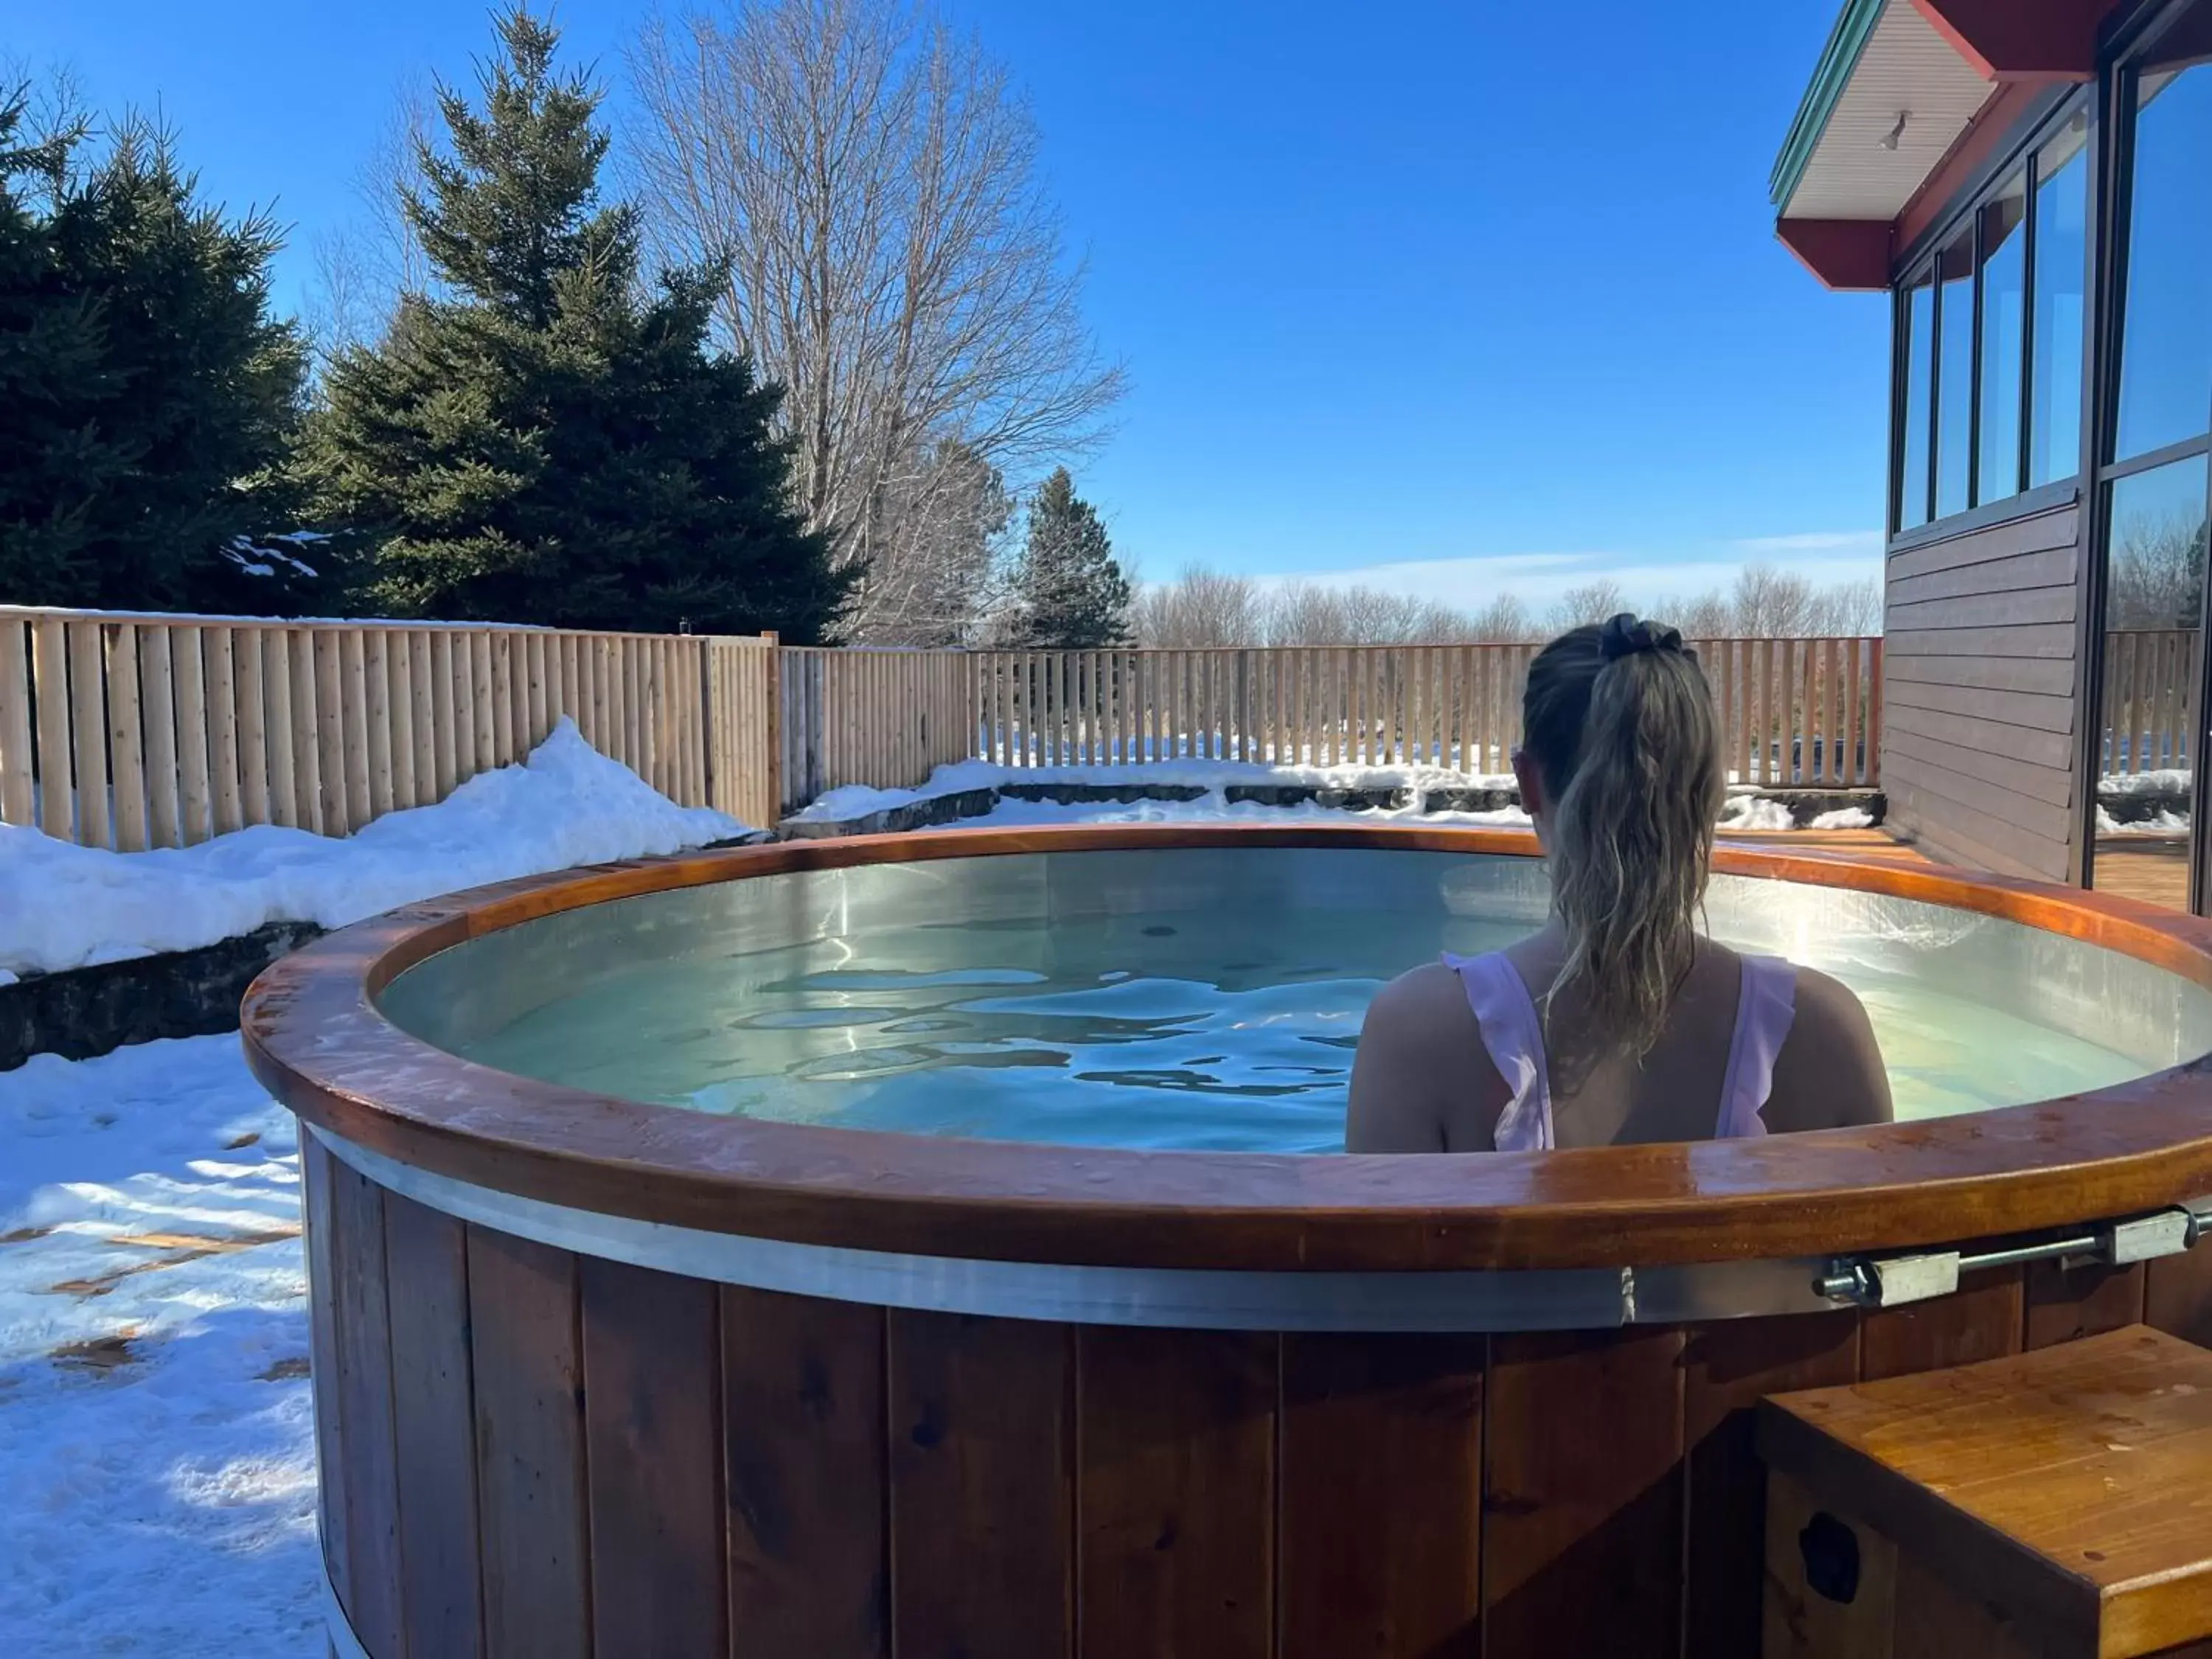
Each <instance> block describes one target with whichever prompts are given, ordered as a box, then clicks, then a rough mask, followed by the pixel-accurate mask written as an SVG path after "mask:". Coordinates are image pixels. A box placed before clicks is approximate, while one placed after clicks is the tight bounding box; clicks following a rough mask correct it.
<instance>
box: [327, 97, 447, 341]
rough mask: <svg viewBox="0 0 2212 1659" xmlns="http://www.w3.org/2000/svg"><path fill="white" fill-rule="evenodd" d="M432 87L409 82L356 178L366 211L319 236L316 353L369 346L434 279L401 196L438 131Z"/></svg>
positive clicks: (414, 182)
mask: <svg viewBox="0 0 2212 1659" xmlns="http://www.w3.org/2000/svg"><path fill="white" fill-rule="evenodd" d="M439 130H440V129H439V122H438V116H437V106H436V105H435V101H434V100H433V99H432V97H431V92H430V88H429V87H428V84H426V83H425V82H422V80H420V79H413V80H410V81H407V82H404V84H403V85H402V86H401V88H400V89H399V97H398V101H397V103H395V104H394V106H393V107H392V113H391V115H390V117H389V118H387V119H386V122H385V125H384V126H383V129H382V130H381V131H380V132H379V133H378V134H377V137H376V140H375V143H374V144H373V145H372V146H371V148H370V150H369V153H368V160H367V161H365V162H363V163H362V168H361V171H360V172H359V173H356V175H355V178H354V182H353V190H354V196H355V197H356V200H357V201H358V202H359V204H360V208H361V210H360V212H359V213H358V214H357V215H356V216H355V218H354V219H353V221H352V222H349V223H346V224H341V225H337V226H335V227H333V228H330V229H328V230H325V231H323V232H321V233H319V234H317V236H316V237H315V239H314V243H313V251H314V259H315V279H314V282H313V284H312V286H311V287H310V288H309V289H308V293H307V317H306V322H307V332H308V335H309V337H310V338H312V339H313V342H314V346H315V351H316V354H317V355H318V356H321V357H324V358H328V357H330V356H333V355H335V354H336V353H337V352H339V351H343V349H345V348H346V347H348V346H352V345H372V344H374V343H375V342H376V341H377V340H378V339H379V338H380V337H382V335H383V333H384V331H385V328H386V325H388V324H389V323H390V322H391V320H392V313H394V312H395V311H396V310H397V309H398V305H399V296H400V295H402V294H420V293H422V291H423V290H424V289H426V288H428V285H429V283H430V281H431V271H430V259H429V256H428V254H427V253H425V252H423V249H422V238H421V237H420V236H418V235H417V234H416V231H415V227H414V225H413V224H412V223H411V222H410V221H409V219H408V217H407V214H406V211H405V209H404V206H403V198H404V193H405V191H407V190H408V189H409V188H410V187H416V186H419V185H420V182H421V178H422V159H421V158H422V153H423V149H424V146H426V145H428V144H430V143H434V142H435V136H436V134H437V133H438V131H439Z"/></svg>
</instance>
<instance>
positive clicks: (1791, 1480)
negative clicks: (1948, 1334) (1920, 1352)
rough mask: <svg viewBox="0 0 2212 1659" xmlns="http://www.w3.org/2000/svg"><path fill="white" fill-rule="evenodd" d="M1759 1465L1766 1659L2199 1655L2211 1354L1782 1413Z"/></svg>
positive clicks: (2059, 1358) (1892, 1388)
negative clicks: (1765, 1495) (1763, 1482)
mask: <svg viewBox="0 0 2212 1659" xmlns="http://www.w3.org/2000/svg"><path fill="white" fill-rule="evenodd" d="M1759 1449H1760V1452H1761V1454H1762V1455H1764V1456H1765V1459H1766V1461H1767V1464H1768V1467H1769V1469H1770V1472H1771V1475H1770V1478H1771V1490H1770V1496H1769V1502H1768V1517H1767V1587H1766V1637H1765V1651H1766V1654H1767V1659H1832V1656H1842V1655H1845V1654H1849V1655H1852V1656H1859V1659H1903V1656H1908V1655H1910V1656H1925V1659H1983V1656H1987V1659H2077V1656H2078V1659H2130V1656H2136V1655H2144V1654H2167V1653H2172V1654H2183V1653H2186V1654H2212V1352H2206V1351H2205V1350H2204V1349H2202V1348H2199V1347H2197V1346H2193V1345H2192V1344H2190V1343H2187V1342H2184V1341H2182V1340H2180V1339H2179V1338H2178V1337H2172V1336H2168V1335H2166V1334H2164V1333H2163V1332H2160V1331H2154V1330H2151V1329H2150V1328H2148V1327H2145V1326H2141V1325H2136V1326H2130V1327H2129V1328H2126V1329H2124V1330H2118V1331H2112V1332H2109V1333H2107V1334H2104V1335H2101V1336H2094V1337H2090V1338H2087V1339H2085V1340H2081V1341H2079V1342H2069V1343H2064V1344H2062V1345H2060V1346H2057V1347H2052V1348H2045V1349H2040V1350H2038V1351H2037V1352H2032V1353H2023V1354H2016V1355H2013V1356H2011V1357H2009V1358H2003V1359H1993V1360H1989V1361H1986V1362H1984V1363H1983V1364H1975V1365H1961V1366H1958V1367H1955V1368H1954V1369H1952V1370H1941V1371H1929V1372H1925V1373H1923V1374H1922V1375H1920V1376H1904V1377H1896V1378H1892V1379H1889V1380H1887V1381H1882V1382H1876V1383H1856V1384H1852V1385H1850V1386H1847V1387H1840V1388H1827V1389H1807V1390H1805V1391H1803V1392H1802V1393H1796V1394H1785V1395H1775V1396H1773V1397H1771V1398H1770V1399H1768V1400H1767V1401H1765V1402H1764V1403H1763V1404H1762V1406H1761V1407H1760V1411H1759ZM2198 1644H2203V1645H2202V1646H2200V1645H2198Z"/></svg>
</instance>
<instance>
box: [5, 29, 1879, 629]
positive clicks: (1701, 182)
mask: <svg viewBox="0 0 2212 1659" xmlns="http://www.w3.org/2000/svg"><path fill="white" fill-rule="evenodd" d="M644 9H645V8H644V6H643V5H641V3H637V0H568V3H566V4H563V5H562V6H560V7H559V8H558V10H557V14H556V15H558V16H559V18H560V19H561V21H562V24H563V26H564V27H565V29H566V30H567V35H568V43H569V44H570V45H571V46H573V47H574V49H575V50H576V51H577V52H579V53H580V55H583V56H586V57H592V58H597V59H599V62H600V64H601V65H602V67H603V69H604V70H606V71H607V73H608V75H609V76H610V78H611V80H613V81H614V82H617V91H616V94H615V96H616V100H617V105H619V103H620V100H621V96H622V94H621V93H620V90H619V82H620V80H621V76H622V72H623V66H622V63H621V52H622V47H623V43H624V41H625V40H627V39H628V38H629V35H630V34H631V33H632V32H633V30H634V28H635V24H636V22H637V21H638V19H639V18H640V17H641V15H642V14H643V11H644ZM951 9H952V12H953V15H955V17H956V18H957V20H958V21H961V22H962V23H963V24H965V25H967V26H969V27H972V28H973V29H975V31H976V32H977V33H980V34H981V37H982V38H983V40H985V42H986V43H987V45H988V46H990V47H991V48H992V49H993V50H994V52H996V53H997V54H998V55H999V56H1000V57H1001V58H1004V59H1005V60H1006V61H1007V62H1008V63H1009V64H1010V65H1011V66H1012V70H1013V71H1014V73H1015V75H1016V76H1017V78H1018V80H1019V81H1020V82H1022V83H1023V85H1024V87H1025V88H1026V89H1027V91H1028V94H1029V95H1030V99H1031V100H1032V102H1033V105H1034V107H1035V109H1036V115H1037V119H1038V123H1039V125H1040V127H1041V129H1042V137H1043V159H1044V163H1045V166H1046V168H1047V170H1048V174H1049V177H1050V180H1051V183H1052V185H1053V187H1054V191H1055V193H1056V194H1057V196H1058V197H1059V199H1060V203H1061V205H1062V209H1063V211H1064V214H1065V217H1066V226H1067V229H1068V232H1069V235H1070V240H1071V242H1072V243H1073V245H1074V246H1075V247H1076V248H1077V249H1078V251H1079V252H1082V253H1084V254H1085V255H1086V256H1087V258H1088V260H1089V264H1090V270H1091V279H1090V287H1089V290H1088V292H1089V303H1088V312H1089V315H1090V317H1091V321H1092V323H1093V325H1094V326H1095V328H1096V330H1097V334H1098V337H1099V339H1100V343H1101V344H1102V345H1103V348H1104V349H1106V350H1107V351H1108V352H1109V354H1111V355H1113V356H1118V357H1120V358H1121V359H1122V360H1123V361H1124V362H1126V363H1127V368H1128V370H1129V374H1130V375H1131V378H1132V381H1133V388H1134V389H1133V392H1132V394H1131V396H1130V397H1129V398H1128V399H1127V402H1126V403H1125V404H1124V405H1123V407H1122V409H1121V417H1120V425H1119V429H1118V431H1117V433H1116V434H1115V436H1114V438H1113V439H1112V441H1110V443H1109V445H1108V446H1107V447H1104V448H1103V449H1102V450H1101V451H1100V452H1098V453H1097V454H1096V455H1094V456H1092V457H1091V458H1090V459H1088V460H1087V461H1086V462H1085V463H1084V464H1083V465H1082V466H1081V468H1080V469H1079V473H1080V482H1081V487H1082V488H1083V489H1084V490H1085V494H1087V495H1090V496H1091V497H1092V498H1093V499H1094V500H1096V501H1097V502H1098V503H1099V505H1100V506H1101V507H1102V509H1103V511H1104V512H1105V513H1106V514H1107V515H1108V519H1109V523H1110V525H1111V526H1112V528H1113V531H1114V533H1115V541H1116V544H1117V545H1118V546H1119V547H1121V549H1122V550H1124V551H1125V552H1127V553H1128V554H1131V555H1133V556H1134V557H1135V559H1136V560H1137V562H1139V567H1140V568H1141V569H1142V571H1143V572H1144V573H1145V574H1147V575H1149V576H1152V577H1155V578H1158V577H1164V576H1167V575H1170V574H1173V573H1174V572H1175V571H1176V569H1177V568H1180V567H1181V566H1182V565H1183V564H1184V563H1186V562H1190V561H1194V560H1196V561H1204V562H1210V563H1212V564H1214V565H1216V566H1218V567H1221V568H1229V569H1234V570H1241V571H1245V572H1249V573H1252V574H1266V575H1285V574H1319V575H1330V576H1334V575H1339V574H1343V573H1347V572H1355V571H1357V572H1367V573H1372V574H1376V576H1377V579H1378V580H1382V581H1383V583H1384V584H1385V585H1388V586H1396V587H1401V588H1406V589H1408V590H1412V591H1419V592H1434V593H1437V594H1438V595H1439V596H1442V597H1445V598H1449V599H1480V598H1482V597H1485V596H1486V594H1487V592H1490V591H1491V590H1492V589H1493V588H1495V587H1498V586H1506V587H1511V588H1514V589H1516V590H1517V591H1519V592H1522V593H1523V594H1524V595H1526V596H1528V597H1529V598H1532V599H1542V598H1543V597H1545V596H1546V595H1547V594H1549V593H1551V592H1555V591H1556V590H1557V589H1558V588H1559V586H1564V585H1565V584H1567V583H1568V582H1571V581H1572V580H1577V579H1580V578H1583V577H1585V576H1587V575H1588V574H1593V573H1595V572H1598V571H1603V572H1606V573H1607V574H1618V575H1620V576H1621V577H1622V579H1623V580H1626V582H1627V583H1628V585H1629V586H1631V588H1632V590H1633V591H1635V592H1638V593H1639V594H1644V595H1653V594H1658V593H1664V592H1686V591H1689V590H1693V589H1696V588H1699V587H1702V586H1708V585H1710V584H1711V582H1713V581H1715V580H1724V579H1725V577H1726V576H1727V575H1728V574H1729V571H1730V570H1731V569H1732V568H1734V567H1735V566H1737V565H1740V564H1741V563H1742V562H1745V561H1746V560H1748V559H1761V558H1763V559H1767V560H1770V561H1772V562H1780V563H1784V564H1790V565H1795V566H1799V567H1802V568H1805V569H1806V570H1807V571H1808V574H1814V575H1817V576H1822V577H1826V576H1830V575H1834V574H1872V573H1873V572H1874V571H1875V569H1876V568H1878V566H1877V560H1876V554H1875V549H1876V547H1877V545H1878V538H1877V536H1876V534H1875V528H1876V526H1878V525H1879V524H1880V522H1881V473H1882V466H1881V447H1882V437H1883V426H1884V420H1885V411H1884V403H1885V389H1884V377H1885V373H1886V367H1885V366H1886V358H1887V349H1886V339H1887V318H1886V315H1885V309H1884V306H1883V304H1882V302H1881V300H1880V299H1879V298H1878V297H1875V296H1870V295H1832V294H1828V293H1826V292H1825V291H1824V290H1822V289H1820V286H1819V284H1818V283H1815V282H1814V280H1813V279H1812V277H1811V276H1808V275H1807V274H1806V273H1805V272H1804V270H1802V269H1801V268H1800V267H1799V266H1798V265H1797V264H1796V262H1795V261H1794V260H1793V259H1791V258H1790V256H1789V254H1788V253H1787V252H1784V250H1783V248H1782V247H1781V246H1779V244H1778V243H1777V242H1776V241H1775V240H1773V234H1772V224H1771V210H1769V208H1768V206H1767V203H1766V191H1765V183H1766V176H1767V171H1768V167H1769V166H1770V164H1771V161H1772V160H1773V156H1774V153H1775V150H1776V149H1777V148H1778V145H1779V143H1780V141H1781V137H1782V134H1783V132H1784V129H1785V128H1786V126H1787V125H1788V123H1789V119H1790V114H1791V112H1792V111H1793V109H1794V107H1795V106H1796V100H1797V98H1798V95H1799V94H1800V92H1801V91H1802V88H1803V86H1804V83H1805V81H1806V79H1807V78H1808V76H1809V74H1810V71H1811V69H1812V66H1813V63H1814V58H1816V57H1817V56H1818V54H1819V52H1820V44H1821V42H1822V40H1823V39H1824V38H1825V37H1826V31H1827V29H1828V27H1829V25H1830V23H1831V22H1832V21H1833V20H1832V11H1833V4H1832V0H1784V3H1780V4H1777V3H1773V0H1765V3H1757V0H1711V3H1707V4H1705V5H1700V6H1680V5H1674V6H1654V5H1650V4H1649V3H1638V0H1592V3H1591V4H1589V5H1586V6H1583V7H1581V8H1578V9H1575V11H1574V12H1573V15H1572V18H1571V23H1569V24H1568V25H1567V26H1566V27H1565V29H1564V30H1563V29H1562V27H1561V15H1560V13H1559V10H1558V9H1556V8H1552V7H1543V6H1528V5H1518V4H1507V3H1504V0H1455V3H1442V0H1419V3H1413V0H1407V3H1397V4H1389V5H1383V6H1372V7H1345V6H1342V5H1340V4H1338V5H1321V4H1313V3H1305V0H1268V3H1266V4H1260V3H1247V0H1234V3H1230V0H1204V3H1193V0H1182V3H1179V4H1178V3H1170V0H1112V3H1106V0H1093V3H1085V4H1082V5H1069V4H1063V3H1055V0H951ZM7 10H8V17H7V22H6V26H5V28H4V30H0V50H5V51H7V52H9V53H11V54H13V55H15V56H16V57H19V58H21V59H22V60H24V61H25V62H27V64H30V65H31V66H33V67H34V68H40V67H45V66H47V65H50V64H57V63H65V64H69V65H70V66H72V67H73V68H74V69H75V70H76V72H77V73H78V75H79V76H81V78H82V81H83V82H84V84H85V88H86V90H87V92H88V95H89V96H90V97H92V98H93V99H94V100H95V101H96V102H97V103H99V104H100V105H102V106H111V107H112V106H118V105H121V104H123V103H125V102H135V103H137V104H140V105H144V106H155V105H158V106H159V107H160V108H161V111H162V112H163V113H164V114H166V115H167V117H168V118H170V119H171V120H172V121H173V123H175V125H177V126H178V127H179V129H180V131H181V134H182V138H183V145H184V150H185V155H187V157H188V158H190V159H191V161H193V162H194V163H196V164H197V167H198V168H199V170H200V173H201V175H202V179H203V182H204V186H205V188H206V190H207V191H208V192H209V193H210V195H213V196H215V197H218V198H220V199H222V200H225V201H227V202H229V203H231V204H237V205H242V204H246V203H248V202H256V203H264V204H273V205H274V207H275V209H276V212H277V214H278V216H279V217H280V218H281V219H283V220H284V221H286V222H289V223H290V224H291V225H293V226H294V227H295V229H294V233H293V237H294V240H293V246H292V247H291V249H290V250H289V252H287V254H286V255H285V256H284V261H283V275H282V276H281V279H280V297H282V298H283V301H285V302H286V303H288V304H291V303H296V302H297V301H298V300H299V298H300V296H301V292H302V291H303V289H304V286H305V284H306V283H307V279H308V276H309V275H310V272H311V270H312V260H311V255H310V251H309V250H310V247H311V245H312V242H313V237H314V234H315V233H316V232H317V231H318V230H319V229H321V228H327V227H329V226H331V225H334V224H337V223H339V222H343V221H345V220H347V219H348V218H349V217H351V216H353V215H354V214H355V212H356V203H355V200H354V197H353V195H352V186H351V181H352V179H353V178H354V177H355V176H356V172H357V170H358V168H359V167H360V166H361V164H362V160H363V158H364V156H365V155H366V154H367V152H368V149H369V148H370V146H371V145H372V143H374V138H375V136H376V134H377V132H378V131H379V130H380V127H381V126H382V125H383V124H384V123H385V122H386V119H387V118H388V116H389V112H390V111H391V108H392V103H393V100H394V97H395V94H396V89H397V88H398V86H399V85H400V84H401V83H402V82H403V81H404V80H405V79H406V78H407V77H409V76H410V75H411V76H420V75H421V74H422V72H423V71H425V70H434V71H436V72H439V73H441V74H444V75H446V76H448V77H456V76H465V74H466V73H467V70H468V60H469V58H470V55H471V53H472V52H479V51H481V50H482V49H483V46H484V43H485V40H487V38H488V34H489V29H488V25H487V23H486V21H485V13H484V12H483V10H482V9H479V8H477V7H475V6H471V5H466V4H458V3H453V0H444V3H436V0H319V3H317V4H314V5H313V6H308V5H303V4H301V3H299V0H193V3H191V4H187V5H182V6H180V5H178V4H176V3H174V0H162V3H153V0H80V3H77V4H74V5H66V4H65V5H54V4H34V3H32V0H7Z"/></svg>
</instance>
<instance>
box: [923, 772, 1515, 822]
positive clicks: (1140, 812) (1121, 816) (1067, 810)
mask: <svg viewBox="0 0 2212 1659" xmlns="http://www.w3.org/2000/svg"><path fill="white" fill-rule="evenodd" d="M1125 781H1126V780H1125ZM1347 817H1354V818H1357V820H1358V822H1360V823H1431V824H1435V823H1446V824H1468V825H1472V826H1474V827H1476V828H1479V829H1527V828H1528V814H1527V813H1526V812H1524V811H1522V810H1521V809H1520V808H1519V807H1517V806H1507V807H1501V808H1499V809H1498V811H1494V812H1416V811H1414V810H1413V808H1412V807H1410V806H1399V807H1379V808H1376V809H1374V810H1372V811H1361V812H1356V813H1354V812H1347V811H1346V809H1344V808H1343V807H1340V806H1323V805H1322V804H1321V803H1320V802H1318V801H1301V802H1299V803H1298V804H1297V805H1292V806H1269V805H1264V804H1263V803H1261V802H1259V801H1252V800H1234V801H1233V800H1230V799H1227V798H1226V797H1225V796H1224V795H1223V794H1222V793H1221V792H1220V791H1219V790H1218V789H1215V790H1212V791H1209V792H1208V793H1206V794H1203V795H1200V797H1199V798H1198V799H1195V800H1133V801H1079V802H1066V803H1064V802H1060V801H1049V800H1011V799H1006V800H1000V801H999V802H998V803H997V804H996V805H994V806H993V807H992V808H991V810H990V811H987V812H986V813H983V814H982V815H981V817H972V818H963V819H961V820H960V821H959V822H958V823H954V824H945V825H943V826H941V827H942V828H945V829H982V828H994V829H998V828H1012V827H1018V826H1024V825H1030V824H1041V823H1301V822H1318V821H1327V822H1330V823H1343V822H1344V821H1345V820H1346V818H1347Z"/></svg>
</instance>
